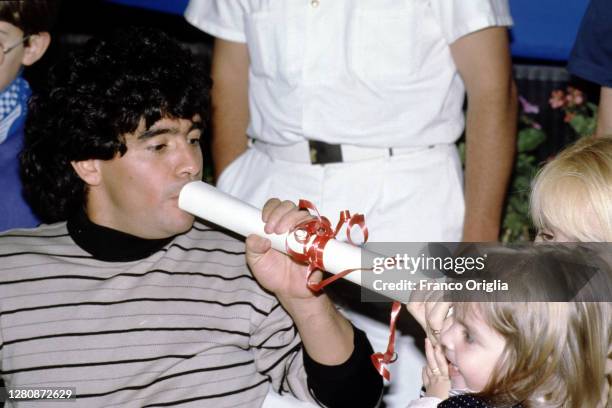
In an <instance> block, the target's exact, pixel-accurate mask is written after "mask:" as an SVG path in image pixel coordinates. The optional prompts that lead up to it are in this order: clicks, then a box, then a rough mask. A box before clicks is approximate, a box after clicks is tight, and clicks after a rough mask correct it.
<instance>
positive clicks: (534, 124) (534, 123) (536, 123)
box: [531, 122, 542, 130]
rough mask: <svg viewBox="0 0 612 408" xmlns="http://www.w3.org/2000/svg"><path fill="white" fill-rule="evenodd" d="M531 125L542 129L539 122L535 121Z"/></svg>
mask: <svg viewBox="0 0 612 408" xmlns="http://www.w3.org/2000/svg"><path fill="white" fill-rule="evenodd" d="M531 127H532V128H534V129H538V130H542V125H540V124H539V123H538V122H533V123H532V124H531Z"/></svg>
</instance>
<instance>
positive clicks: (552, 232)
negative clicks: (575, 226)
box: [535, 228, 577, 242]
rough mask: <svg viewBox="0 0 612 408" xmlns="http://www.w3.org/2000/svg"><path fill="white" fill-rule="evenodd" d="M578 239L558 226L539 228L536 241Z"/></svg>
mask: <svg viewBox="0 0 612 408" xmlns="http://www.w3.org/2000/svg"><path fill="white" fill-rule="evenodd" d="M576 241H577V239H575V238H573V237H570V236H569V235H567V234H566V233H564V232H563V231H561V230H559V229H557V228H543V229H541V230H538V235H536V238H535V242H576Z"/></svg>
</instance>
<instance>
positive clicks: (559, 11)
mask: <svg viewBox="0 0 612 408" xmlns="http://www.w3.org/2000/svg"><path fill="white" fill-rule="evenodd" d="M109 1H111V2H113V3H119V4H124V5H128V6H134V7H143V8H148V9H151V10H155V11H161V12H166V13H172V14H182V13H183V11H184V10H185V7H187V3H188V2H189V0H109ZM200 1H205V0H200ZM228 1H229V0H228ZM357 1H358V0H357ZM462 1H470V0H462ZM509 1H510V9H511V11H512V16H513V18H514V27H513V28H512V37H511V41H512V43H511V44H512V55H513V56H515V57H522V58H535V59H544V60H554V61H565V60H567V58H568V57H569V54H570V51H571V49H572V45H573V43H574V39H575V38H576V33H577V32H578V26H579V25H580V20H581V19H582V16H583V14H584V12H585V10H586V6H587V4H588V0H509Z"/></svg>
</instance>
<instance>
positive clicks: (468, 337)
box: [463, 330, 474, 344]
mask: <svg viewBox="0 0 612 408" xmlns="http://www.w3.org/2000/svg"><path fill="white" fill-rule="evenodd" d="M463 339H464V340H465V342H466V343H468V344H472V343H474V338H473V337H472V336H471V335H470V332H469V331H467V330H464V331H463Z"/></svg>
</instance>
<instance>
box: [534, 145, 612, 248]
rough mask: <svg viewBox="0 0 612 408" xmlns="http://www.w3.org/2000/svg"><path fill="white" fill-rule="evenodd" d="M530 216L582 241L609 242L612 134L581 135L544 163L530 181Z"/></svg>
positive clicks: (545, 226) (541, 225)
mask: <svg viewBox="0 0 612 408" xmlns="http://www.w3.org/2000/svg"><path fill="white" fill-rule="evenodd" d="M530 201H531V203H530V207H531V217H532V219H533V222H534V224H535V226H536V227H537V228H538V229H540V230H546V229H550V228H554V229H557V230H559V231H561V232H563V233H564V234H565V235H567V236H568V237H571V238H572V239H575V240H578V241H583V242H589V241H590V242H612V137H601V138H583V139H580V140H579V141H578V142H576V143H575V144H574V145H572V146H570V147H568V148H566V149H565V150H563V151H562V152H561V153H559V155H558V156H557V157H556V158H554V159H553V160H552V161H550V162H549V163H547V164H546V165H545V166H544V167H543V168H542V169H541V170H540V171H539V173H538V174H537V176H536V178H535V179H534V182H533V184H532V193H531V200H530Z"/></svg>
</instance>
